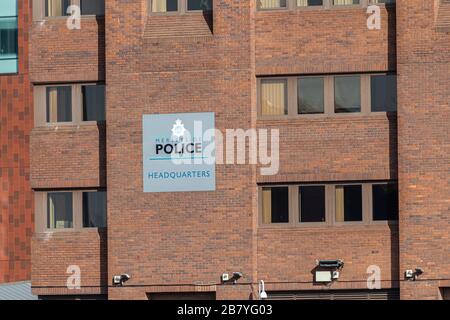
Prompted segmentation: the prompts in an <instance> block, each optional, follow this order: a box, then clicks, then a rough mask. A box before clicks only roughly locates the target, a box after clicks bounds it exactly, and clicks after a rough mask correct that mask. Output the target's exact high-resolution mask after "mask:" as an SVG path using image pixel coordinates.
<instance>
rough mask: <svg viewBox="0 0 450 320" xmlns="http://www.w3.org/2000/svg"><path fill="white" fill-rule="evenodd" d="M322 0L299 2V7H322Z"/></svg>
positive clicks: (298, 0)
mask: <svg viewBox="0 0 450 320" xmlns="http://www.w3.org/2000/svg"><path fill="white" fill-rule="evenodd" d="M322 5H323V1H322V0H297V7H311V6H322Z"/></svg>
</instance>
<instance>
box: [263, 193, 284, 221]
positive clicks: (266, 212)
mask: <svg viewBox="0 0 450 320" xmlns="http://www.w3.org/2000/svg"><path fill="white" fill-rule="evenodd" d="M262 192H263V199H262V200H263V222H264V223H266V224H267V223H287V222H289V195H288V194H289V188H288V187H271V188H263V191H262Z"/></svg>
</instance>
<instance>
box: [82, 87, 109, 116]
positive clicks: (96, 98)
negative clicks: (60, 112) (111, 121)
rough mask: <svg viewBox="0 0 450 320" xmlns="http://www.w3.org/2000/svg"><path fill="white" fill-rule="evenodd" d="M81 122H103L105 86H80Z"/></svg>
mask: <svg viewBox="0 0 450 320" xmlns="http://www.w3.org/2000/svg"><path fill="white" fill-rule="evenodd" d="M81 90H82V95H83V121H104V120H105V86H104V85H86V86H82V88H81Z"/></svg>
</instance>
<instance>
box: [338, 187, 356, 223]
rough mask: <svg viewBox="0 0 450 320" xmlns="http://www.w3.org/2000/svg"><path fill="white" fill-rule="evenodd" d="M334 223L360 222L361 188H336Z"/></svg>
mask: <svg viewBox="0 0 450 320" xmlns="http://www.w3.org/2000/svg"><path fill="white" fill-rule="evenodd" d="M335 217H336V222H347V221H362V186H361V185H348V186H336V207H335Z"/></svg>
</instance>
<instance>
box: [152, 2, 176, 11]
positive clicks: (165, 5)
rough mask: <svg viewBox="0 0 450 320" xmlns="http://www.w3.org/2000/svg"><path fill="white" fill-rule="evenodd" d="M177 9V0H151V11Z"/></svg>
mask: <svg viewBox="0 0 450 320" xmlns="http://www.w3.org/2000/svg"><path fill="white" fill-rule="evenodd" d="M171 11H178V0H152V12H171Z"/></svg>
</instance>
